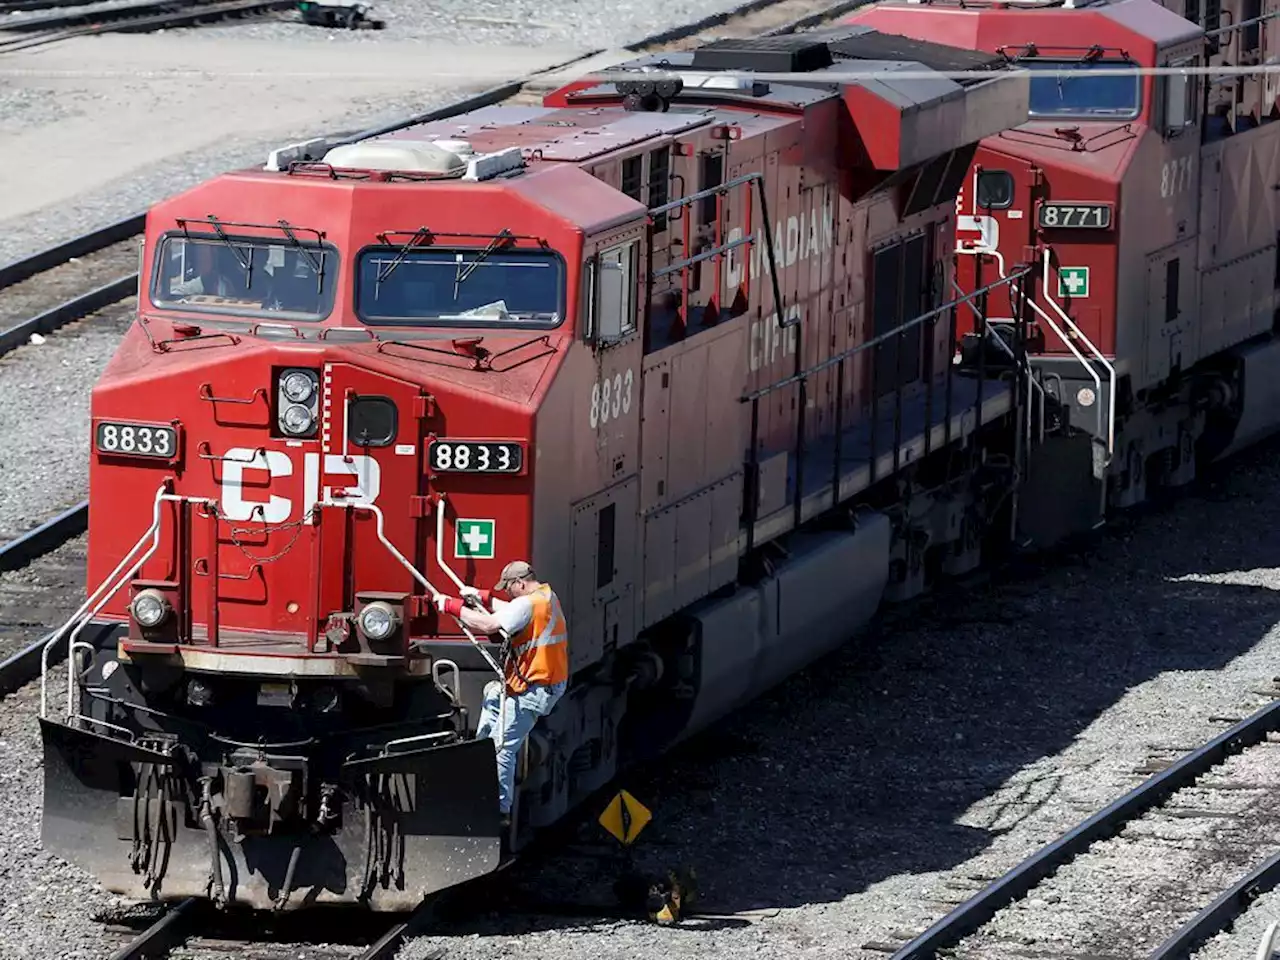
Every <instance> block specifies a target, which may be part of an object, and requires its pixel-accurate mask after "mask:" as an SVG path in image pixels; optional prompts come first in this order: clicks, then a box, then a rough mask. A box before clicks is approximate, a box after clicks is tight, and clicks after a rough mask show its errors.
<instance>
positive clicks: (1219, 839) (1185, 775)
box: [864, 678, 1280, 960]
mask: <svg viewBox="0 0 1280 960" xmlns="http://www.w3.org/2000/svg"><path fill="white" fill-rule="evenodd" d="M1278 679H1280V678H1278ZM1260 692H1261V693H1263V694H1264V695H1267V696H1271V697H1273V698H1274V699H1273V702H1271V703H1269V704H1267V705H1266V706H1264V707H1262V708H1261V709H1260V710H1258V711H1257V712H1256V713H1254V714H1253V715H1252V716H1250V717H1248V718H1246V719H1244V720H1241V721H1239V722H1238V723H1235V724H1234V725H1233V726H1232V727H1230V728H1229V729H1228V730H1226V731H1225V732H1224V733H1222V734H1221V735H1219V736H1217V737H1215V738H1214V739H1213V740H1211V741H1209V742H1208V743H1206V744H1204V745H1203V746H1200V747H1198V748H1196V749H1195V750H1192V751H1190V752H1189V753H1187V754H1185V755H1184V756H1182V757H1181V758H1179V759H1177V760H1175V761H1173V762H1171V763H1168V764H1167V765H1166V764H1165V762H1164V761H1155V762H1153V763H1152V764H1150V766H1153V767H1164V769H1162V770H1160V772H1158V773H1156V774H1155V775H1154V776H1151V777H1150V778H1149V779H1147V780H1145V781H1144V782H1143V783H1142V784H1140V785H1139V786H1138V787H1136V788H1135V789H1133V790H1131V791H1130V792H1129V793H1127V794H1125V795H1124V796H1122V797H1120V798H1119V799H1118V800H1116V801H1114V802H1113V803H1111V804H1110V805H1108V806H1107V807H1105V808H1104V809H1102V810H1100V811H1099V812H1098V813H1096V814H1094V815H1093V816H1091V817H1089V818H1088V819H1087V820H1084V821H1083V822H1081V823H1080V824H1078V825H1077V826H1076V827H1075V828H1073V829H1072V830H1070V831H1068V832H1067V833H1065V834H1064V835H1062V836H1061V837H1059V838H1058V839H1057V840H1054V841H1053V842H1052V843H1049V844H1047V845H1046V846H1044V847H1041V848H1040V849H1039V850H1037V851H1036V852H1035V853H1034V854H1032V855H1031V856H1030V857H1028V858H1027V859H1026V860H1024V861H1023V862H1021V863H1019V864H1018V865H1017V866H1016V867H1014V868H1013V869H1012V870H1010V871H1009V872H1007V873H1006V874H1004V875H1003V876H1002V877H1000V878H999V879H997V880H995V881H994V882H992V883H990V884H989V885H988V886H986V887H985V888H983V889H982V890H981V891H980V892H978V893H977V894H975V895H974V896H972V897H970V898H969V899H967V900H965V901H964V902H963V903H961V904H960V905H959V906H957V907H956V908H955V909H954V910H952V911H951V912H950V913H948V914H947V915H946V916H944V917H943V918H942V919H940V920H939V921H937V922H936V923H934V924H933V925H932V926H931V927H929V928H928V929H927V930H925V931H924V932H923V933H921V934H920V935H918V936H916V937H915V938H914V939H911V940H910V941H909V942H907V943H905V944H903V945H897V944H889V943H874V944H865V945H864V949H871V950H876V951H880V952H884V953H891V955H892V956H891V958H890V960H933V958H937V957H941V956H946V957H949V958H954V960H990V958H996V957H1000V958H1004V957H1009V956H1032V955H1046V956H1048V955H1055V954H1058V953H1061V954H1062V955H1068V954H1069V955H1073V956H1097V957H1102V956H1108V957H1112V956H1115V957H1118V956H1134V957H1137V956H1146V957H1147V958H1148V960H1184V958H1188V957H1190V956H1191V954H1192V953H1193V952H1194V951H1195V950H1196V949H1197V948H1198V947H1199V946H1200V945H1202V944H1203V943H1205V942H1206V941H1207V940H1208V939H1209V938H1210V937H1213V936H1214V935H1216V934H1218V933H1219V932H1221V931H1223V930H1225V929H1227V928H1228V927H1229V926H1230V925H1231V923H1232V922H1233V921H1234V920H1235V919H1236V918H1237V917H1238V916H1240V915H1241V914H1243V913H1244V912H1245V910H1246V909H1247V908H1248V905H1249V903H1250V902H1251V901H1252V899H1253V898H1254V897H1256V896H1258V895H1260V894H1262V893H1265V892H1266V891H1268V890H1270V889H1271V888H1272V887H1274V886H1275V885H1276V884H1277V883H1280V852H1277V849H1276V829H1275V828H1276V815H1275V814H1274V812H1273V803H1272V798H1273V797H1274V794H1275V791H1276V789H1277V788H1280V733H1278V732H1280V687H1278V688H1277V689H1276V690H1268V691H1260ZM1162 860H1163V861H1168V864H1169V867H1170V871H1169V873H1168V875H1167V876H1164V877H1160V876H1155V877H1153V876H1151V875H1146V876H1143V875H1141V873H1140V872H1137V873H1135V872H1134V871H1132V870H1127V869H1126V866H1127V865H1130V864H1134V863H1152V862H1160V861H1162ZM1099 917H1103V918H1105V922H1102V924H1101V925H1102V926H1104V927H1106V930H1105V932H1099V931H1097V930H1094V931H1092V932H1090V931H1084V932H1082V927H1084V926H1086V924H1082V923H1081V922H1080V921H1081V920H1082V919H1085V918H1087V919H1088V921H1089V923H1092V924H1095V925H1096V924H1098V923H1099V922H1100V921H1099V920H1098V918H1099Z"/></svg>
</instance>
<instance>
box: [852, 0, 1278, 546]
mask: <svg viewBox="0 0 1280 960" xmlns="http://www.w3.org/2000/svg"><path fill="white" fill-rule="evenodd" d="M1166 6H1168V7H1169V9H1166ZM1166 6H1161V5H1160V4H1159V3H1157V2H1155V0H1074V2H1073V0H1012V2H999V3H987V2H984V0H976V2H970V0H965V2H964V3H963V4H959V3H951V2H948V0H924V2H898V0H891V2H885V3H880V4H877V5H876V6H874V7H868V8H866V9H865V10H861V11H859V12H857V13H856V14H854V15H852V16H851V17H850V18H849V19H848V23H850V24H854V23H856V24H861V25H864V26H869V27H873V28H876V29H878V30H882V31H885V32H887V33H891V34H898V35H902V36H904V37H911V38H916V39H923V40H931V41H936V42H945V43H954V44H957V45H963V46H966V47H972V48H973V49H975V50H984V51H987V52H990V53H994V54H997V55H999V56H1001V57H1003V58H1004V59H1005V60H1006V61H1007V62H1008V63H1009V64H1010V65H1011V66H1016V67H1019V68H1023V69H1026V70H1029V71H1031V80H1030V83H1031V93H1030V120H1029V121H1028V122H1027V123H1025V124H1023V125H1021V126H1019V127H1018V128H1016V129H1013V130H1007V131H1003V132H1001V133H998V134H996V135H994V136H991V137H988V138H986V139H984V140H983V142H982V144H981V146H980V147H979V148H978V151H977V153H976V155H975V158H974V168H973V170H972V171H971V174H970V176H969V177H968V178H966V184H965V186H964V188H962V190H961V196H960V200H959V202H958V204H957V214H958V215H959V218H960V224H959V237H960V241H961V242H960V245H959V247H958V252H959V254H960V257H959V260H960V263H959V267H958V271H957V272H958V278H959V283H960V285H961V287H962V288H963V289H969V290H972V289H978V288H981V287H982V286H983V285H984V284H985V283H986V282H987V281H988V280H989V279H991V278H994V277H1001V276H1006V275H1007V272H1008V271H1009V270H1011V269H1013V268H1014V267H1015V266H1017V265H1019V264H1026V263H1036V264H1038V265H1039V267H1040V273H1041V276H1040V280H1039V283H1038V284H1037V285H1036V287H1035V288H1034V291H1032V292H1033V293H1034V299H1033V301H1032V302H1031V303H1030V306H1031V308H1032V310H1033V312H1034V316H1033V318H1032V322H1031V323H1030V324H1029V325H1028V326H1027V327H1026V328H1025V329H1024V330H1022V331H1021V332H1020V333H1019V336H1025V337H1026V338H1027V341H1028V342H1027V349H1028V352H1029V354H1030V356H1031V364H1032V367H1033V369H1034V370H1035V377H1034V386H1033V387H1032V389H1033V390H1039V391H1041V392H1046V393H1048V394H1049V395H1050V396H1051V398H1052V402H1051V403H1050V404H1048V405H1047V408H1048V409H1050V410H1051V413H1050V415H1049V419H1048V423H1047V426H1045V427H1043V428H1042V427H1041V426H1040V424H1038V423H1037V430H1038V431H1039V430H1042V429H1043V436H1042V437H1038V438H1037V439H1038V440H1043V442H1037V443H1036V450H1035V452H1034V454H1033V455H1032V457H1031V458H1029V463H1028V469H1027V474H1026V479H1025V483H1024V484H1023V486H1022V490H1021V497H1022V502H1023V503H1024V504H1034V505H1035V508H1034V510H1024V511H1023V512H1022V514H1021V520H1022V523H1021V524H1020V529H1021V534H1022V536H1024V537H1025V538H1026V540H1028V541H1030V542H1032V543H1040V544H1044V543H1052V542H1054V541H1055V540H1057V539H1058V538H1060V537H1061V536H1064V535H1066V534H1068V533H1070V532H1072V531H1078V530H1082V529H1087V528H1089V527H1091V526H1095V525H1097V524H1098V523H1099V522H1101V521H1102V519H1103V517H1104V515H1105V514H1106V513H1107V512H1108V510H1112V509H1117V508H1124V507H1128V506H1132V505H1134V504H1136V503H1139V502H1142V501H1143V500H1145V499H1147V498H1148V496H1149V495H1150V492H1151V491H1153V490H1155V489H1157V488H1160V487H1166V488H1169V487H1177V486H1182V485H1185V484H1186V483H1189V482H1190V481H1191V480H1193V479H1194V478H1195V476H1196V470H1197V465H1198V464H1204V463H1207V462H1211V461H1213V460H1215V459H1220V458H1222V457H1224V456H1227V455H1229V454H1231V453H1233V452H1235V451H1237V450H1240V449H1241V448H1243V447H1245V446H1248V445H1250V444H1252V443H1255V442H1257V441H1258V440H1259V439H1261V438H1262V437H1264V436H1266V435H1267V434H1269V433H1271V432H1273V431H1274V430H1275V429H1276V427H1277V426H1278V425H1280V404H1277V402H1276V398H1275V395H1274V390H1275V384H1277V383H1280V339H1277V336H1276V332H1277V330H1278V329H1280V310H1278V309H1277V308H1278V307H1280V300H1278V299H1277V291H1278V290H1280V195H1278V194H1277V193H1276V189H1277V182H1278V181H1280V169H1277V159H1276V158H1277V156H1280V125H1277V124H1275V123H1274V122H1272V121H1274V120H1275V119H1276V117H1277V116H1280V110H1278V109H1277V100H1276V97H1277V93H1278V92H1280V91H1278V89H1277V85H1276V80H1275V76H1274V74H1270V73H1267V74H1260V75H1259V76H1257V77H1250V76H1246V75H1243V74H1238V73H1237V74H1227V73H1225V72H1224V74H1223V75H1222V76H1219V77H1214V76H1213V75H1212V73H1208V74H1205V73H1178V72H1177V71H1178V70H1179V69H1183V68H1190V69H1196V68H1203V67H1205V66H1206V65H1207V66H1208V67H1210V69H1212V68H1213V67H1215V66H1222V65H1232V66H1246V67H1247V66H1248V65H1250V64H1258V63H1261V62H1263V60H1264V56H1263V51H1264V50H1267V49H1270V46H1272V45H1271V44H1269V38H1270V39H1274V35H1275V26H1274V24H1275V22H1276V21H1275V20H1274V17H1275V16H1276V5H1275V3H1273V2H1272V0H1267V2H1266V3H1263V2H1262V0H1228V3H1226V4H1225V5H1224V4H1222V3H1220V2H1219V0H1204V4H1203V9H1202V8H1201V2H1200V0H1188V2H1185V3H1184V0H1176V2H1175V0H1168V2H1167V4H1166ZM1183 14H1185V15H1186V18H1185V19H1184V17H1183ZM1224 18H1225V20H1224ZM1224 22H1225V23H1226V24H1227V26H1223V23H1224ZM838 29H842V28H838ZM1141 67H1149V68H1160V71H1161V72H1159V73H1155V74H1150V73H1149V74H1147V75H1145V76H1144V75H1140V74H1139V73H1136V72H1130V73H1128V74H1127V75H1126V74H1125V71H1130V70H1133V69H1134V68H1141ZM1010 290H1012V291H1013V297H1014V301H1015V302H1014V303H1011V302H1010V292H1009V291H1010ZM1020 292H1021V291H1020V289H1019V287H1018V284H1013V285H1010V287H1007V288H1004V289H1002V290H1000V291H997V292H995V293H993V296H992V298H991V301H990V309H991V310H992V311H993V313H990V314H988V315H987V316H986V318H985V321H984V322H978V323H977V324H976V327H977V328H978V329H981V328H982V327H983V326H985V323H988V322H989V323H990V324H991V325H992V326H993V327H995V328H997V329H1004V330H1006V331H1008V330H1011V329H1012V328H1013V327H1015V326H1016V325H1017V324H1016V321H1011V320H1009V319H1008V318H1010V317H1014V316H1016V315H1017V310H1018V309H1022V308H1023V304H1022V303H1021V302H1020V301H1017V295H1018V294H1019V293H1020ZM971 322H973V314H972V313H968V314H966V317H965V323H964V324H963V325H964V326H966V327H968V326H969V325H970V323H971Z"/></svg>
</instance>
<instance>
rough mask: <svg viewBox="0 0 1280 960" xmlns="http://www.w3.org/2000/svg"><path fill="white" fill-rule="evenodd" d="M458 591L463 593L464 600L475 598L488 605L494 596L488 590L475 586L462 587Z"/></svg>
mask: <svg viewBox="0 0 1280 960" xmlns="http://www.w3.org/2000/svg"><path fill="white" fill-rule="evenodd" d="M458 592H459V593H460V594H462V599H463V600H468V599H475V600H478V601H480V602H481V603H483V604H484V605H486V606H488V604H489V600H490V597H491V596H492V595H491V594H490V592H489V591H488V590H478V589H477V588H475V587H461V588H459V590H458Z"/></svg>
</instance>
